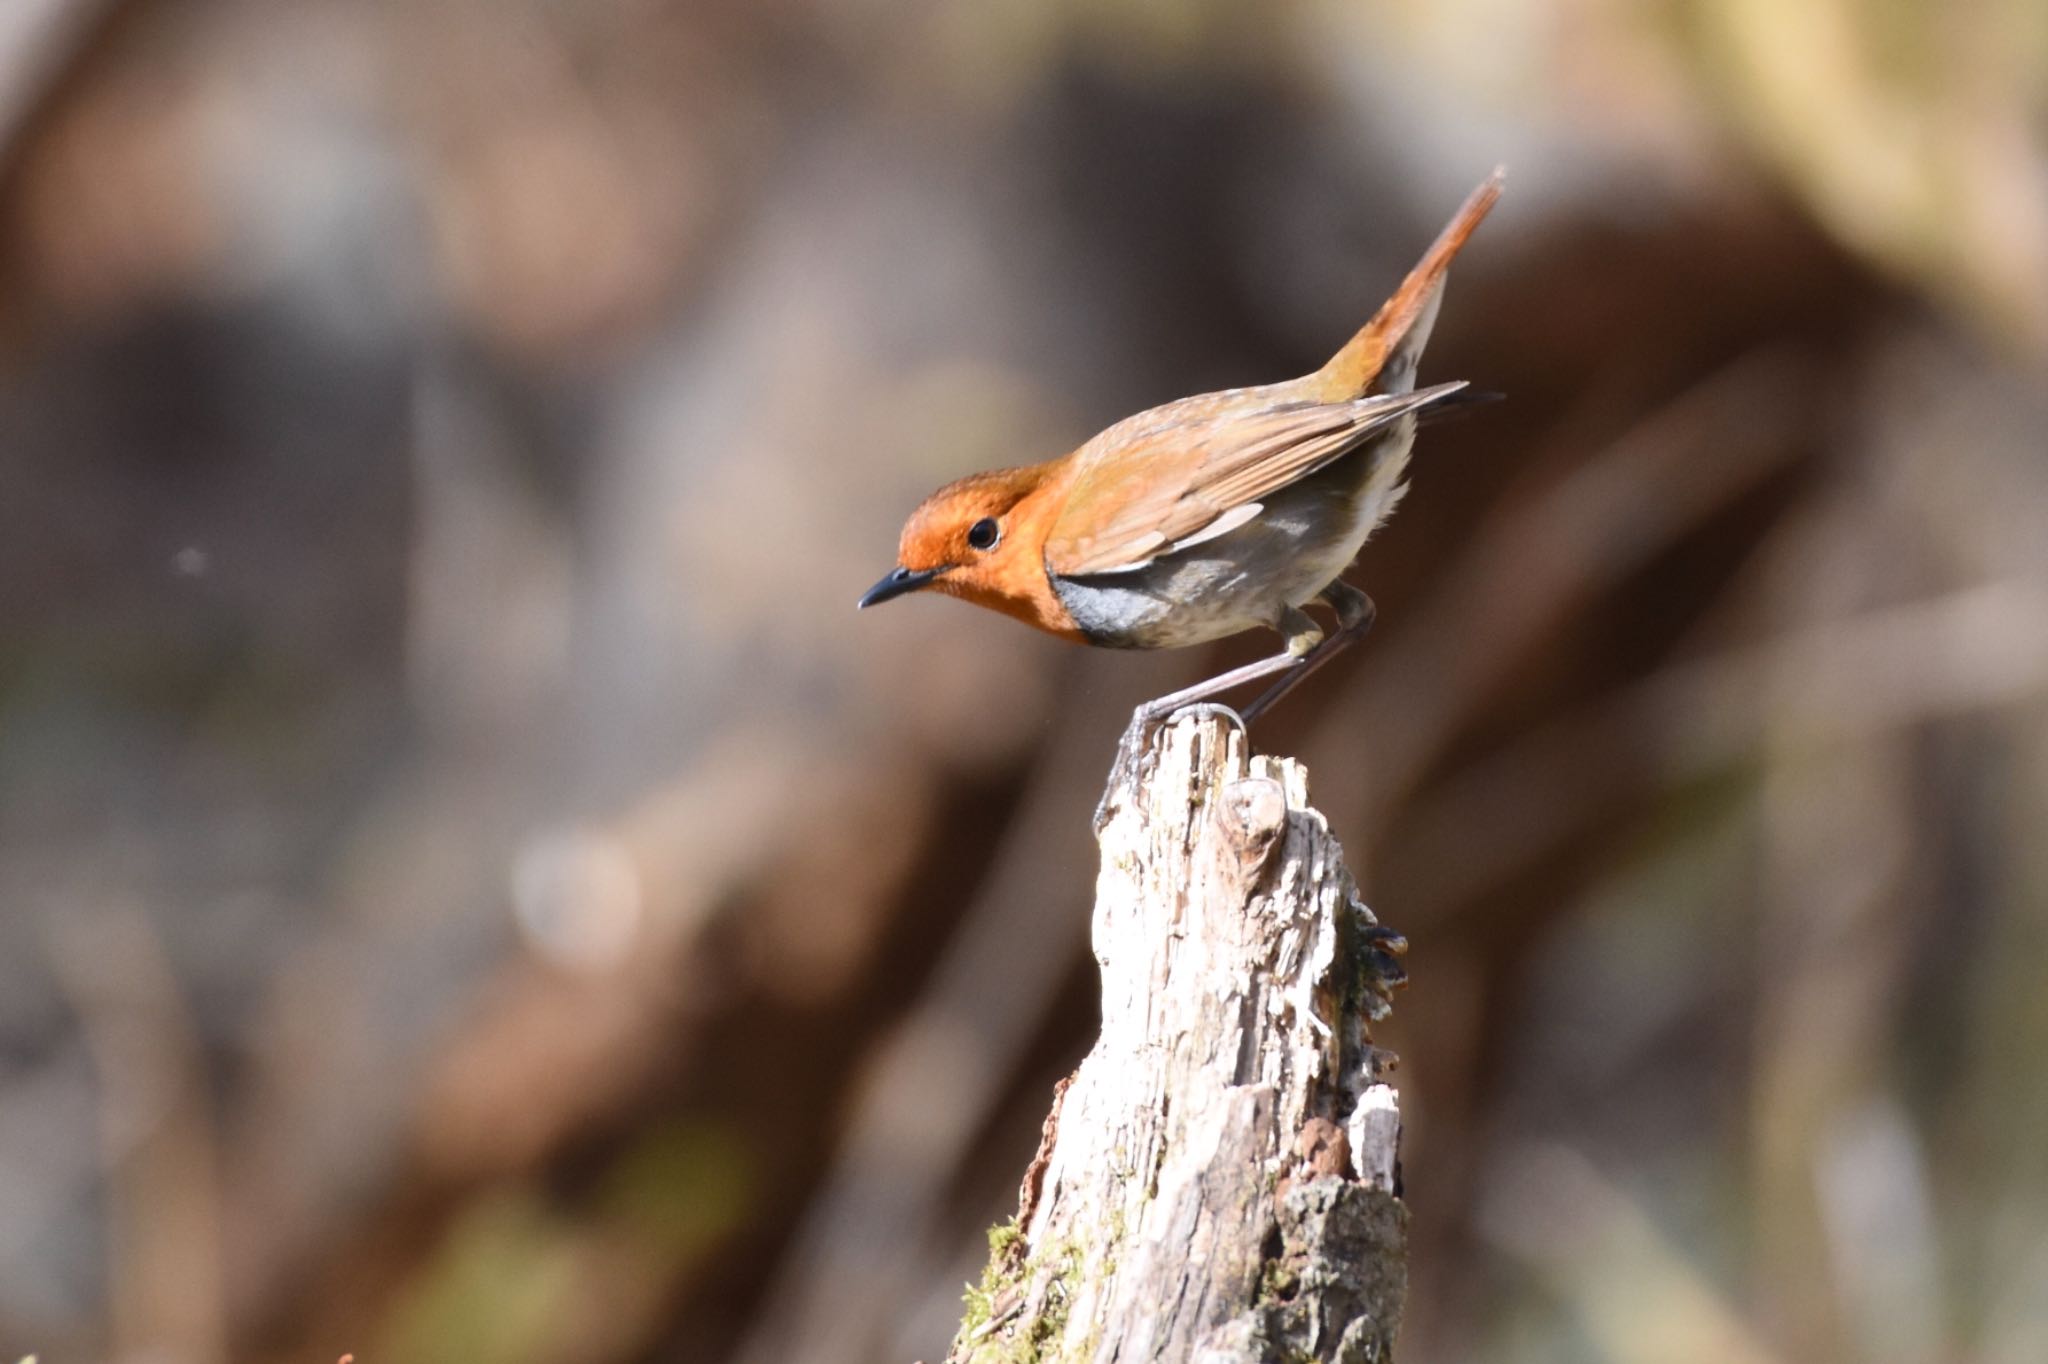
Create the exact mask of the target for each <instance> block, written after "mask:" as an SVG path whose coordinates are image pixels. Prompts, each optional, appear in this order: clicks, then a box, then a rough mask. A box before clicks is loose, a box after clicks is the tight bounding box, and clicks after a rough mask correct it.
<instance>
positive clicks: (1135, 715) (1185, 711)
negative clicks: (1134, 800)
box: [1095, 701, 1252, 835]
mask: <svg viewBox="0 0 2048 1364" xmlns="http://www.w3.org/2000/svg"><path fill="white" fill-rule="evenodd" d="M1183 715H1210V716H1214V717H1216V718H1217V719H1220V720H1227V721H1229V722H1230V723H1231V724H1233V725H1236V726H1237V732H1238V733H1239V734H1242V735H1243V736H1244V746H1245V751H1246V752H1247V753H1249V752H1250V751H1251V746H1252V736H1251V731H1250V730H1249V729H1247V728H1245V723H1244V717H1242V716H1240V715H1239V714H1238V713H1237V712H1236V711H1234V710H1232V709H1231V708H1230V707H1229V706H1226V705H1222V704H1220V703H1218V702H1215V701H1193V702H1187V703H1180V704H1167V705H1161V704H1159V703H1158V702H1156V701H1155V702H1149V703H1147V704H1145V705H1142V706H1139V707H1138V708H1137V709H1136V710H1134V711H1132V712H1131V723H1130V724H1129V725H1127V726H1125V728H1124V733H1123V737H1122V738H1121V739H1119V740H1117V745H1116V762H1115V763H1114V764H1112V765H1111V767H1110V769H1109V781H1108V782H1107V783H1106V784H1105V785H1104V786H1103V788H1102V799H1101V800H1100V801H1098V802H1096V805H1095V832H1096V833H1097V834H1098V835H1099V834H1101V832H1102V830H1103V828H1104V827H1105V826H1107V825H1108V823H1109V812H1110V808H1111V806H1112V805H1114V804H1115V802H1116V800H1117V798H1118V796H1119V793H1122V792H1125V791H1132V792H1135V791H1136V790H1137V789H1138V788H1139V787H1140V786H1142V785H1143V784H1144V782H1145V779H1146V778H1147V777H1149V776H1151V775H1152V768H1153V765H1154V764H1155V763H1156V762H1157V761H1158V755H1157V753H1156V752H1155V750H1154V748H1153V743H1152V741H1153V740H1154V739H1155V738H1157V737H1158V734H1159V731H1160V730H1161V729H1163V728H1165V726H1166V723H1167V722H1168V721H1169V720H1174V719H1178V718H1179V717H1180V716H1183Z"/></svg>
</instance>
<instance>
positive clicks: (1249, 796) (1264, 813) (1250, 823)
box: [1219, 777, 1287, 872]
mask: <svg viewBox="0 0 2048 1364" xmlns="http://www.w3.org/2000/svg"><path fill="white" fill-rule="evenodd" d="M1221 807H1222V809H1221V814H1222V818H1221V819H1220V820H1219V823H1220V824H1221V826H1222V832H1223V837H1224V840H1225V842H1226V843H1228V844H1229V846H1230V850H1231V851H1232V852H1233V853H1235V854H1236V855H1237V861H1238V865H1239V866H1240V867H1242V868H1243V869H1244V870H1246V871H1248V872H1249V871H1255V870H1257V869H1258V868H1259V867H1261V866H1264V865H1265V862H1266V859H1267V858H1268V857H1269V856H1271V855H1272V852H1273V848H1274V846H1275V845H1276V844H1277V843H1278V842H1279V841H1280V834H1281V832H1282V831H1283V830H1284V829H1286V827H1287V792H1286V790H1285V789H1284V788H1283V787H1282V786H1281V785H1280V783H1279V782H1277V781H1274V780H1273V779H1272V778H1271V777H1244V778H1242V779H1240V780H1238V781H1234V782H1231V783H1230V784H1229V785H1228V786H1226V787H1224V788H1223V798H1222V801H1221Z"/></svg>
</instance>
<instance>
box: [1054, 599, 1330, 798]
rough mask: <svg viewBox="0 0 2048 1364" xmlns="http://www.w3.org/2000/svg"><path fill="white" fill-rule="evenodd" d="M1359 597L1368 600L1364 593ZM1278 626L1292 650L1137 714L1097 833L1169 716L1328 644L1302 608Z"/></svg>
mask: <svg viewBox="0 0 2048 1364" xmlns="http://www.w3.org/2000/svg"><path fill="white" fill-rule="evenodd" d="M1359 595H1360V596H1361V597H1363V595H1364V594H1363V593H1360V594H1359ZM1273 628H1274V629H1276V630H1278V631H1279V632H1280V633H1281V634H1283V635H1285V636H1287V647H1286V648H1285V649H1283V650H1282V651H1281V652H1279V653H1277V654H1275V655H1273V656H1272V657H1271V658H1262V659H1260V660H1259V661H1258V662H1256V663H1247V664H1245V665H1244V666H1243V667H1241V668H1232V669H1231V670H1230V671H1229V672H1226V673H1219V674H1217V675H1216V676H1215V677H1212V678H1209V679H1207V680H1206V681H1202V682H1197V683H1195V685H1193V686H1192V687H1183V688H1182V689H1181V690H1179V691H1176V692H1169V693H1168V694H1167V695H1165V696H1162V697H1159V698H1158V699H1156V700H1152V701H1147V702H1146V703H1145V704H1144V705H1142V706H1139V707H1138V708H1137V709H1136V710H1134V711H1132V712H1131V723H1130V724H1129V725H1128V726H1126V727H1125V729H1124V736H1123V738H1122V739H1121V740H1119V741H1118V743H1117V746H1116V765H1115V766H1114V767H1112V768H1111V769H1110V771H1109V784H1108V785H1107V786H1106V787H1105V788H1104V789H1103V793H1102V800H1101V802H1100V803H1099V804H1097V805H1096V807H1095V831H1096V832H1097V833H1100V832H1102V826H1103V825H1104V824H1105V823H1107V822H1108V817H1109V798H1110V793H1111V792H1113V791H1116V790H1118V789H1120V788H1122V787H1124V786H1126V785H1135V779H1136V778H1137V777H1139V776H1141V775H1142V774H1143V772H1144V763H1145V759H1146V757H1147V755H1148V754H1149V753H1150V752H1151V748H1152V736H1153V734H1154V733H1155V732H1156V731H1157V730H1158V728H1159V726H1160V725H1161V724H1162V723H1163V722H1164V721H1165V720H1166V719H1167V718H1168V717H1169V716H1171V715H1173V714H1174V713H1175V712H1176V711H1181V710H1187V709H1190V708H1193V707H1194V706H1196V705H1197V704H1198V703H1207V702H1208V698H1210V697H1212V696H1217V695H1220V694H1221V693H1223V692H1226V691H1229V690H1230V689H1231V688H1232V687H1239V686H1243V685H1244V684H1245V683H1247V682H1256V681H1257V680H1258V679H1260V678H1262V677H1270V676H1272V675H1273V674H1274V673H1276V672H1279V671H1280V670H1281V669H1283V668H1299V667H1302V666H1304V664H1305V662H1306V660H1308V659H1310V658H1312V657H1314V656H1315V653H1316V651H1317V648H1318V646H1320V645H1322V644H1323V643H1324V640H1323V627H1322V626H1320V625H1318V624H1316V622H1315V618H1314V617H1312V616H1310V615H1309V614H1308V613H1307V612H1305V611H1302V610H1300V609H1299V608H1297V607H1292V606H1290V607H1288V608H1286V609H1285V611H1284V612H1283V613H1282V614H1281V616H1280V618H1279V619H1278V620H1276V621H1275V622H1274V623H1273ZM1201 708H1202V709H1203V710H1206V711H1209V712H1210V713H1212V714H1221V715H1225V716H1228V717H1229V718H1230V719H1231V720H1233V721H1235V722H1236V724H1237V727H1238V729H1239V730H1240V731H1242V730H1243V729H1244V727H1245V722H1244V720H1243V718H1242V717H1240V716H1239V715H1238V713H1237V712H1236V711H1234V710H1231V709H1230V707H1228V706H1223V705H1216V704H1213V703H1209V704H1202V706H1201Z"/></svg>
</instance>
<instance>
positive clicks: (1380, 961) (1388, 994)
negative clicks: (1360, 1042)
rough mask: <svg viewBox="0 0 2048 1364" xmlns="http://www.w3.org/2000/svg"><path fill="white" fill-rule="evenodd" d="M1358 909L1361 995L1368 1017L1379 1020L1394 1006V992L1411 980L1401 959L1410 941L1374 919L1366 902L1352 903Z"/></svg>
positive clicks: (1359, 987) (1359, 993)
mask: <svg viewBox="0 0 2048 1364" xmlns="http://www.w3.org/2000/svg"><path fill="white" fill-rule="evenodd" d="M1353 908H1354V909H1355V910H1356V911H1357V912H1358V918H1359V922H1358V935H1359V936H1358V968H1357V969H1358V996H1359V1001H1360V1003H1361V1005H1362V1006H1363V1007H1364V1009H1365V1016H1366V1017H1367V1018H1369V1019H1371V1020H1372V1021H1373V1022H1375V1023H1377V1022H1379V1021H1380V1020H1381V1019H1383V1018H1385V1017H1386V1016H1387V1015H1388V1014H1389V1013H1392V1012H1393V1009H1394V991H1396V990H1398V989H1400V988H1401V987H1402V986H1404V985H1406V984H1407V983H1408V972H1407V971H1406V970H1405V969H1404V968H1403V967H1402V965H1401V962H1400V957H1401V954H1402V953H1404V952H1406V951H1407V950H1408V940H1407V939H1406V938H1404V937H1402V936H1401V935H1400V934H1399V933H1396V932H1395V931H1394V930H1393V929H1391V928H1388V927H1387V926H1386V925H1385V924H1382V923H1379V922H1378V921H1376V920H1374V919H1373V917H1372V914H1371V911H1369V910H1367V909H1366V907H1365V906H1364V905H1361V904H1358V903H1357V902H1355V901H1354V902H1353Z"/></svg>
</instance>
